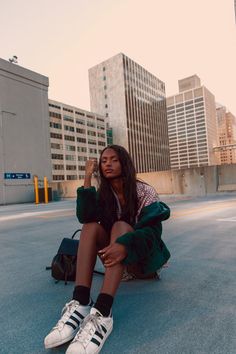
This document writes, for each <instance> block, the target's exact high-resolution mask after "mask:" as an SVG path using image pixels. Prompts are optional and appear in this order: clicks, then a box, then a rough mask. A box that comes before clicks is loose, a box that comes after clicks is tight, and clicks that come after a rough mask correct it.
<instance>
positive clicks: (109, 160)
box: [100, 148, 122, 179]
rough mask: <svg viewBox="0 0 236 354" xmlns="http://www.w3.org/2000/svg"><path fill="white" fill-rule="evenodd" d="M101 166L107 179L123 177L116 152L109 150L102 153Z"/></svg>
mask: <svg viewBox="0 0 236 354" xmlns="http://www.w3.org/2000/svg"><path fill="white" fill-rule="evenodd" d="M100 166H101V172H102V174H103V176H104V177H105V178H110V179H113V178H118V177H121V172H122V168H121V164H120V160H119V157H118V154H117V153H116V152H115V150H113V149H111V148H108V149H106V150H105V151H104V152H103V153H102V156H101V165H100Z"/></svg>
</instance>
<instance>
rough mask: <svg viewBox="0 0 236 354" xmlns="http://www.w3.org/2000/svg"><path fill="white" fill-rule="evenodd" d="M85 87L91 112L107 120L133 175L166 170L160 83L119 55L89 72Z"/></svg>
mask: <svg viewBox="0 0 236 354" xmlns="http://www.w3.org/2000/svg"><path fill="white" fill-rule="evenodd" d="M89 87H90V101H91V110H92V111H94V112H98V113H100V114H101V115H103V116H105V117H107V118H108V120H109V124H110V126H111V128H112V130H113V142H114V143H115V144H119V145H123V146H124V147H125V148H126V149H128V151H129V152H130V154H131V156H132V158H133V160H134V163H135V166H136V169H137V171H138V172H149V171H160V170H168V169H169V168H170V160H169V144H168V127H167V116H166V101H165V85H164V83H163V82H162V81H161V80H159V79H158V78H157V77H155V76H154V75H152V74H151V73H149V72H148V71H147V70H145V69H144V68H143V67H142V66H140V65H139V64H137V63H135V62H134V61H133V60H131V59H130V58H128V57H127V56H125V55H124V54H122V53H120V54H117V55H115V56H114V57H112V58H110V59H108V60H106V61H104V62H102V63H101V64H98V65H96V66H94V67H93V68H91V69H90V70H89Z"/></svg>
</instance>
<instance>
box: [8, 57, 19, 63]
mask: <svg viewBox="0 0 236 354" xmlns="http://www.w3.org/2000/svg"><path fill="white" fill-rule="evenodd" d="M17 59H18V57H17V56H16V55H13V57H12V58H10V59H9V62H10V63H13V64H17V63H18V61H17Z"/></svg>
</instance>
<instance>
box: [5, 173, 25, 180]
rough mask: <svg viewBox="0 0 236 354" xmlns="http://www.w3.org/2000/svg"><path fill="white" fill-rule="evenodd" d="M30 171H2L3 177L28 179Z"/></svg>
mask: <svg viewBox="0 0 236 354" xmlns="http://www.w3.org/2000/svg"><path fill="white" fill-rule="evenodd" d="M30 178H31V174H30V173H18V172H17V173H14V172H6V173H4V179H30Z"/></svg>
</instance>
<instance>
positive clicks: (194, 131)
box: [167, 75, 219, 169]
mask: <svg viewBox="0 0 236 354" xmlns="http://www.w3.org/2000/svg"><path fill="white" fill-rule="evenodd" d="M215 107H216V106H215V97H214V95H213V94H212V93H211V92H210V91H209V90H208V89H207V88H206V87H205V86H201V81H200V79H199V77H198V76H197V75H193V76H190V77H188V78H185V79H183V80H179V93H178V94H176V95H174V96H171V97H168V98H167V117H168V132H169V144H170V161H171V169H181V168H189V167H201V166H211V165H216V164H219V161H218V159H217V156H216V154H215V153H214V151H213V148H214V147H216V146H217V145H218V135H217V124H216V108H215Z"/></svg>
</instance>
